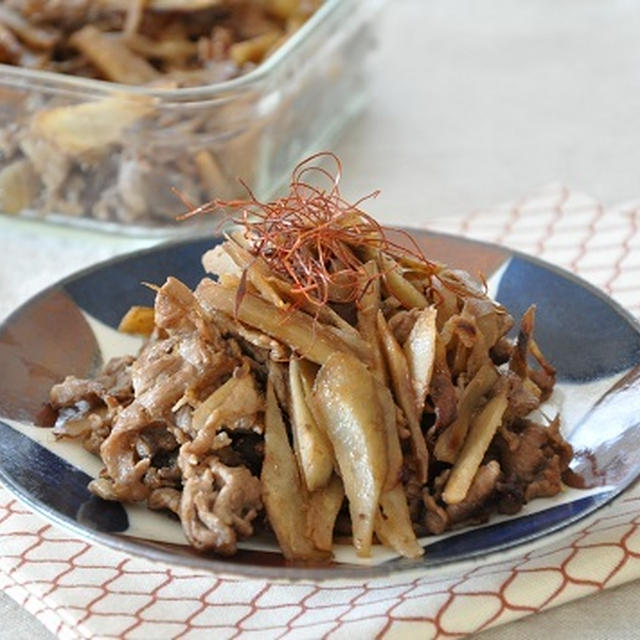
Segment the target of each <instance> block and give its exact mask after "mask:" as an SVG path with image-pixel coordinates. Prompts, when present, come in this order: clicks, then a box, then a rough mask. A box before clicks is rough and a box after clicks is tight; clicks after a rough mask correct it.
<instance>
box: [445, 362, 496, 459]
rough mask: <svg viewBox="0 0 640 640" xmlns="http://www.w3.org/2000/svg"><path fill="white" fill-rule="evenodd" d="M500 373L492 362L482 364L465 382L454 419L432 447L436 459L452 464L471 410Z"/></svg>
mask: <svg viewBox="0 0 640 640" xmlns="http://www.w3.org/2000/svg"><path fill="white" fill-rule="evenodd" d="M499 377H500V375H499V373H498V371H497V369H496V368H495V366H494V365H493V364H489V363H487V364H484V365H483V366H482V367H481V368H480V370H479V371H478V373H476V375H475V376H474V377H473V379H472V380H471V381H470V382H469V384H467V386H466V387H465V389H464V391H463V392H462V396H461V398H460V401H459V403H458V415H457V417H456V419H455V420H454V421H453V422H452V423H451V424H450V425H449V426H448V427H447V428H446V429H445V430H444V431H443V432H442V433H441V434H440V437H439V438H438V440H437V441H436V445H435V448H434V456H435V458H436V459H437V460H442V461H443V462H449V463H451V464H453V463H454V462H455V461H456V459H457V457H458V454H459V453H460V449H461V448H462V445H463V444H464V441H465V438H466V436H467V431H468V429H469V423H470V421H471V418H472V416H473V412H474V411H475V410H476V409H477V407H478V406H480V403H481V402H482V398H483V397H484V396H485V395H486V394H487V393H489V391H490V390H491V388H492V387H493V386H494V385H495V384H496V382H497V381H498V379H499Z"/></svg>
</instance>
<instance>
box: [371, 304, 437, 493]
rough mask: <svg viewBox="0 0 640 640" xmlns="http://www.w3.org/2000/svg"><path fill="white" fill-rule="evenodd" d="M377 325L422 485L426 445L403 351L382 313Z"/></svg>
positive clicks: (424, 476) (426, 453) (426, 465)
mask: <svg viewBox="0 0 640 640" xmlns="http://www.w3.org/2000/svg"><path fill="white" fill-rule="evenodd" d="M377 323H378V332H379V334H380V339H381V342H382V348H383V351H384V353H385V356H386V362H387V366H388V367H389V371H390V373H391V380H392V383H393V390H394V392H395V396H396V399H397V400H398V404H399V405H400V407H401V408H402V410H403V411H404V414H405V416H406V418H407V422H408V423H409V429H410V431H411V446H412V450H413V455H414V456H415V459H416V463H417V465H418V477H419V479H420V481H421V482H422V483H423V484H424V483H425V482H426V481H427V472H428V469H429V452H428V451H427V443H426V442H425V439H424V435H423V434H422V429H421V426H420V415H419V414H418V410H417V408H416V406H417V401H416V397H415V394H414V392H413V387H412V385H411V379H410V377H409V367H408V365H407V360H406V358H405V356H404V353H403V351H402V348H401V347H400V345H399V344H398V342H397V340H396V339H395V337H394V335H393V334H392V333H391V331H390V329H389V326H388V325H387V322H386V320H385V319H384V315H383V314H382V311H378V318H377Z"/></svg>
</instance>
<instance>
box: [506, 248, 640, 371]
mask: <svg viewBox="0 0 640 640" xmlns="http://www.w3.org/2000/svg"><path fill="white" fill-rule="evenodd" d="M497 299H498V300H499V301H500V302H501V303H502V304H503V305H504V306H505V307H506V308H507V309H508V310H509V312H510V313H511V314H512V315H513V316H514V318H516V320H519V318H520V317H521V316H522V314H523V313H524V312H525V311H526V310H527V309H528V307H529V306H530V305H531V303H532V302H535V304H536V308H537V311H536V328H535V338H536V342H537V343H538V345H539V346H540V348H541V349H542V352H543V353H544V355H545V357H546V358H547V360H549V362H551V363H553V366H554V367H556V369H557V371H558V379H559V380H572V381H576V382H586V381H590V380H597V379H598V378H604V377H607V376H610V375H613V374H614V373H619V372H622V371H626V370H627V369H629V368H631V367H633V366H634V365H636V364H637V363H638V362H639V361H640V334H639V333H638V330H637V329H636V328H634V327H633V326H632V325H631V324H630V323H629V322H628V321H627V320H625V319H624V318H623V317H621V315H620V314H619V313H618V312H617V311H616V310H615V309H614V308H613V307H612V306H611V304H610V302H608V301H607V300H606V299H605V298H604V297H603V296H600V295H597V294H596V293H595V292H594V291H592V290H590V289H587V288H585V287H583V286H581V285H580V284H579V283H578V282H575V281H574V280H572V279H571V278H569V277H567V276H566V275H563V274H561V273H558V272H556V271H555V270H553V269H550V268H549V267H545V266H543V265H541V264H537V263H535V262H530V261H528V260H526V259H523V258H520V257H518V256H514V257H513V258H512V259H511V262H510V263H509V265H508V267H507V268H506V270H505V272H504V273H503V275H502V278H501V280H500V285H499V287H498V293H497Z"/></svg>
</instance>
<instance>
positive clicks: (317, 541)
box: [307, 474, 344, 552]
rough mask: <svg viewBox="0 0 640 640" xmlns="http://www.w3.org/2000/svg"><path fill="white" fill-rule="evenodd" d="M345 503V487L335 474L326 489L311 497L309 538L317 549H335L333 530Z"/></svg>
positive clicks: (308, 517)
mask: <svg viewBox="0 0 640 640" xmlns="http://www.w3.org/2000/svg"><path fill="white" fill-rule="evenodd" d="M343 502H344V487H343V486H342V480H341V479H340V478H339V477H338V476H337V475H335V474H334V475H333V476H332V477H331V480H329V483H328V484H327V485H326V486H325V487H322V489H318V490H316V491H314V492H313V493H311V494H310V495H309V510H308V511H307V537H308V538H309V539H310V540H312V541H313V544H314V545H315V547H316V549H320V551H329V552H330V551H331V550H332V549H333V529H334V527H335V524H336V518H337V517H338V513H339V512H340V508H341V507H342V503H343Z"/></svg>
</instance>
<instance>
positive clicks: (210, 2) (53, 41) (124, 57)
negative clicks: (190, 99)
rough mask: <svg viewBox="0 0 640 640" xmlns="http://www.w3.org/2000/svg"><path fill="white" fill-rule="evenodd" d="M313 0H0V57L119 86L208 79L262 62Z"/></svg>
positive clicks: (226, 76)
mask: <svg viewBox="0 0 640 640" xmlns="http://www.w3.org/2000/svg"><path fill="white" fill-rule="evenodd" d="M320 3H321V0H55V1H52V0H3V2H2V3H0V62H4V63H8V64H12V65H18V66H22V67H28V68H31V69H46V70H49V71H55V72H58V73H66V74H72V75H77V76H85V77H89V78H99V79H102V80H109V81H112V82H119V83H123V84H135V85H151V86H162V87H169V86H196V85H203V84H212V83H214V82H220V81H222V80H226V79H229V78H232V77H234V76H237V75H239V74H240V73H243V72H245V71H247V70H248V69H251V68H253V67H254V66H255V65H256V64H257V63H260V62H261V61H262V60H264V59H265V58H266V57H267V56H268V55H269V54H270V53H272V52H273V51H275V50H276V49H277V48H278V47H279V46H280V45H281V44H282V43H283V42H284V41H285V40H286V39H287V38H288V37H289V36H290V35H291V34H292V33H294V32H295V31H297V29H298V28H299V27H300V26H301V25H302V24H303V23H304V22H305V21H306V20H307V18H308V17H309V16H310V15H311V14H312V13H313V12H314V11H315V10H316V9H317V7H318V6H319V4H320Z"/></svg>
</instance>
